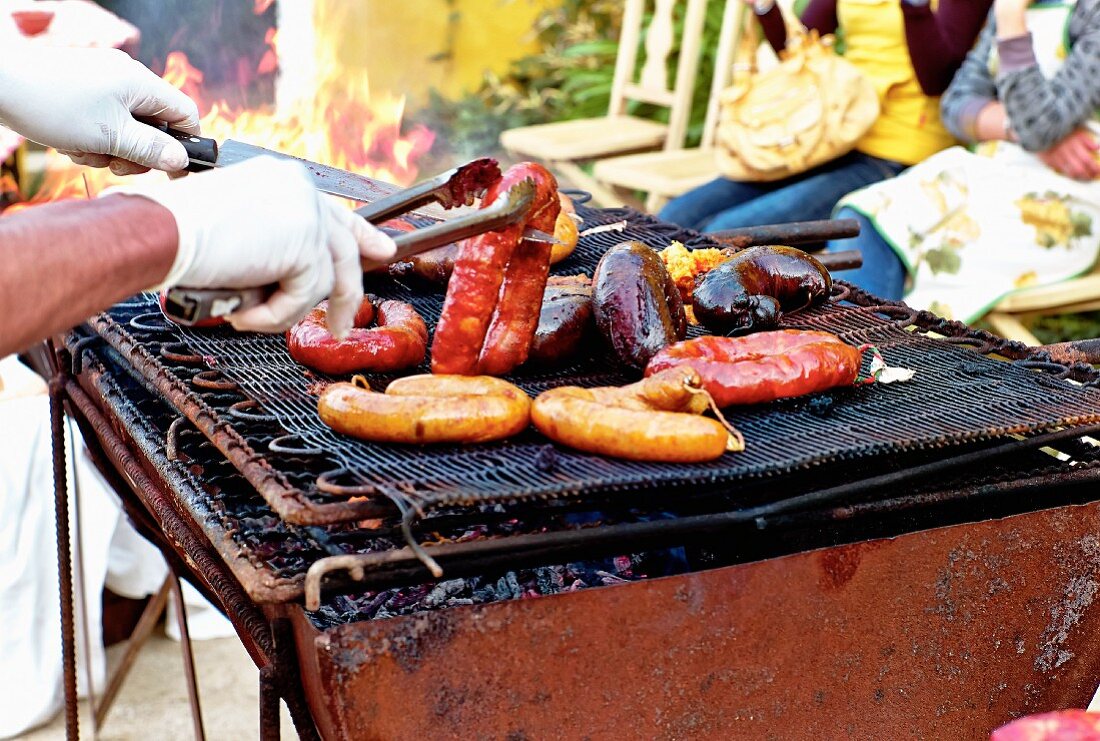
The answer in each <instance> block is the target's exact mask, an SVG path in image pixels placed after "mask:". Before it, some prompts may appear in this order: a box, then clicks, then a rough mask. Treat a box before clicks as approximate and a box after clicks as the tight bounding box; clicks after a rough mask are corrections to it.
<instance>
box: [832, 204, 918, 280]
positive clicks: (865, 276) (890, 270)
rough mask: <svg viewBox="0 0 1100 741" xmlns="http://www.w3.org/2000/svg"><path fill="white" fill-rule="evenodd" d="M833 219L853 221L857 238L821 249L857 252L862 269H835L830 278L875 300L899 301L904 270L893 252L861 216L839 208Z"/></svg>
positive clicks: (834, 243) (834, 242) (873, 227)
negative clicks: (871, 295)
mask: <svg viewBox="0 0 1100 741" xmlns="http://www.w3.org/2000/svg"><path fill="white" fill-rule="evenodd" d="M836 216H837V218H838V219H856V220H857V221H858V222H859V236H858V237H854V238H852V239H834V240H832V241H830V242H829V243H828V244H827V245H826V247H825V249H826V250H827V251H828V252H840V251H841V250H859V251H860V252H862V253H863V266H862V267H859V268H856V269H855V270H838V271H837V272H835V273H833V275H834V276H835V277H837V278H840V279H841V280H846V281H848V282H849V283H853V284H855V285H857V286H859V287H860V288H862V289H863V290H865V291H867V292H868V293H873V294H874V295H876V296H878V297H879V298H888V299H891V300H894V301H898V300H900V299H901V298H902V296H903V295H904V293H905V275H906V270H905V265H904V264H902V262H901V259H900V258H899V257H898V255H897V253H896V252H894V249H893V248H892V247H891V246H890V245H889V244H888V243H887V242H886V240H885V239H883V238H882V235H881V234H879V233H878V230H877V229H875V226H874V224H872V223H871V222H870V221H869V220H868V219H867V218H866V217H865V216H864V215H863V214H861V213H858V212H856V211H853V210H852V209H850V208H842V209H840V211H838V212H837V215H836Z"/></svg>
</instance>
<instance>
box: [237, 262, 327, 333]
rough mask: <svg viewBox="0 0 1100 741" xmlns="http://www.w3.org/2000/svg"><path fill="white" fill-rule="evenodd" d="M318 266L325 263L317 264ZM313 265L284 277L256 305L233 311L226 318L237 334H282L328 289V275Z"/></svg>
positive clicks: (315, 303)
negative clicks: (277, 285)
mask: <svg viewBox="0 0 1100 741" xmlns="http://www.w3.org/2000/svg"><path fill="white" fill-rule="evenodd" d="M320 263H321V265H325V264H327V262H326V261H320ZM321 265H318V264H317V263H310V264H308V265H304V266H303V267H302V269H301V270H300V271H298V272H296V273H295V274H293V275H290V276H287V277H286V278H285V279H284V280H283V281H282V282H281V283H280V285H279V288H278V290H276V291H275V293H273V294H271V297H270V298H268V299H267V301H265V302H264V303H262V304H260V305H259V306H253V307H251V308H248V309H245V310H244V311H240V312H235V313H233V314H230V315H229V316H228V317H226V318H227V319H228V321H229V323H230V324H231V325H232V326H233V328H234V329H236V330H237V331H238V332H269V333H271V332H282V331H285V330H287V329H289V328H290V326H291V325H292V324H294V322H296V321H298V320H299V319H301V318H302V317H303V316H305V315H306V313H307V312H308V311H309V310H310V309H312V308H313V307H314V306H316V305H317V304H318V302H320V300H321V299H322V298H324V297H325V296H326V295H327V294H328V292H329V291H330V290H331V289H332V272H331V265H329V268H328V272H327V274H326V272H325V270H324V269H323V268H322V267H321Z"/></svg>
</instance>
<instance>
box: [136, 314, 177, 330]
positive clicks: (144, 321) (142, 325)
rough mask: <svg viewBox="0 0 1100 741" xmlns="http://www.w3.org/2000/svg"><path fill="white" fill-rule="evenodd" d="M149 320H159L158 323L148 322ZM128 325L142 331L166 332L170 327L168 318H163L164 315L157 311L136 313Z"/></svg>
mask: <svg viewBox="0 0 1100 741" xmlns="http://www.w3.org/2000/svg"><path fill="white" fill-rule="evenodd" d="M150 320H155V321H157V322H159V323H158V324H149V323H148V322H149V321H150ZM130 326H131V327H132V328H134V329H139V330H142V331H144V332H167V331H168V330H170V329H171V328H172V327H171V325H170V324H168V320H167V319H165V318H164V315H163V314H161V313H160V312H159V311H150V312H148V313H146V314H138V315H137V316H135V317H134V318H133V319H131V320H130Z"/></svg>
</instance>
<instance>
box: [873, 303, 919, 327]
mask: <svg viewBox="0 0 1100 741" xmlns="http://www.w3.org/2000/svg"><path fill="white" fill-rule="evenodd" d="M864 311H866V312H868V313H871V314H879V315H881V316H884V317H886V318H887V319H893V320H894V325H895V326H897V328H898V329H905V328H906V327H910V326H912V325H913V323H914V322H916V321H917V312H916V310H915V309H910V308H909V307H908V306H902V305H901V304H880V305H878V306H868V307H865V308H864Z"/></svg>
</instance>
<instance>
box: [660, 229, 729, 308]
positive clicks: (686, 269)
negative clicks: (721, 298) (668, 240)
mask: <svg viewBox="0 0 1100 741" xmlns="http://www.w3.org/2000/svg"><path fill="white" fill-rule="evenodd" d="M657 254H659V255H660V256H661V260H662V261H664V263H665V269H666V270H668V273H669V275H671V276H672V280H674V281H675V282H676V288H677V289H679V291H680V295H681V296H683V298H684V305H685V306H691V292H692V291H693V290H695V278H696V277H697V276H700V275H702V274H703V273H705V272H707V271H708V270H712V269H714V268H715V267H717V266H718V265H719V264H721V263H723V262H725V261H726V260H728V259H730V257H731V255H729V254H728V253H726V252H724V251H723V250H719V249H715V248H713V247H708V248H706V249H701V250H689V249H688V248H687V247H685V246H684V245H682V244H681V243H680V242H673V243H672V244H670V245H669V246H668V247H665V248H664V249H663V250H661V251H660V252H659V253H657Z"/></svg>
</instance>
